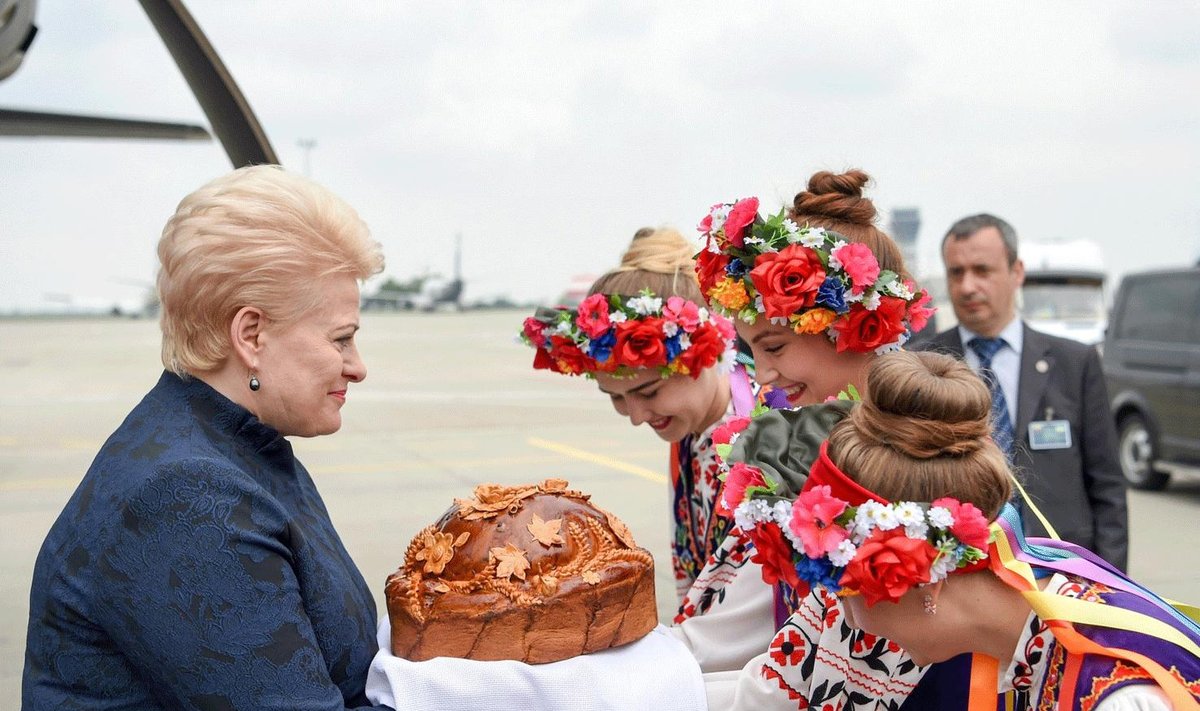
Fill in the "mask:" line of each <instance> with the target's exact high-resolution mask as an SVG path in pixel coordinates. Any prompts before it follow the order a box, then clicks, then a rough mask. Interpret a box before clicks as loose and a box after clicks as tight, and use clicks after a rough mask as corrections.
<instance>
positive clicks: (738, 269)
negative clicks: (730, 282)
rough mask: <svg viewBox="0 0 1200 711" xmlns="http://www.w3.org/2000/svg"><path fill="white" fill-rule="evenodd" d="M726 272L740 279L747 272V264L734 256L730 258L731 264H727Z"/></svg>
mask: <svg viewBox="0 0 1200 711" xmlns="http://www.w3.org/2000/svg"><path fill="white" fill-rule="evenodd" d="M725 273H726V274H728V275H729V276H731V277H733V278H734V279H739V278H741V277H742V275H744V274H745V273H746V264H745V263H744V262H743V261H742V260H740V259H738V258H737V257H734V258H733V259H730V260H729V264H726V265H725Z"/></svg>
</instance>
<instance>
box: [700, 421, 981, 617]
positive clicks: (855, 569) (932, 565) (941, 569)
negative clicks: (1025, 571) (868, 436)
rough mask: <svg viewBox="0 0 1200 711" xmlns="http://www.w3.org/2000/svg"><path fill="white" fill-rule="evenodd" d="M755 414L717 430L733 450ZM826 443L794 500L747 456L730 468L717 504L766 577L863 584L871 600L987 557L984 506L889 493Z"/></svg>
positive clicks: (807, 585) (801, 584) (853, 588)
mask: <svg viewBox="0 0 1200 711" xmlns="http://www.w3.org/2000/svg"><path fill="white" fill-rule="evenodd" d="M748 424H749V418H742V421H730V422H729V423H727V424H726V426H724V427H723V428H719V429H718V430H717V431H716V432H715V433H714V437H713V441H714V442H717V443H718V444H717V452H718V454H721V455H722V456H728V454H729V451H730V443H731V441H732V440H733V439H735V438H736V437H737V436H738V432H739V431H740V430H741V429H744V428H745V427H746V426H747V425H748ZM828 446H829V443H828V442H824V443H822V444H821V449H820V453H819V455H818V456H817V459H816V460H815V461H814V462H813V465H812V467H811V468H810V470H809V475H808V479H807V481H806V482H805V483H804V486H803V487H802V488H801V490H800V495H799V496H798V497H796V499H795V500H794V501H789V500H787V499H786V498H783V497H781V496H779V495H777V493H776V492H777V484H776V483H775V482H773V481H771V480H770V479H769V478H768V477H766V476H764V473H763V470H762V469H760V468H758V467H755V466H752V465H748V464H745V463H742V462H737V463H735V464H733V466H732V467H728V469H727V472H726V473H725V486H724V488H723V490H722V493H721V503H720V505H719V511H720V512H721V513H723V514H724V515H727V516H728V515H730V513H731V512H732V515H733V519H734V521H735V522H736V523H737V525H738V527H739V528H741V529H742V531H744V532H745V533H746V534H747V535H748V536H749V537H750V539H751V540H752V541H753V542H754V546H755V555H754V561H755V562H757V563H761V564H762V568H763V578H764V579H765V580H766V581H767V582H768V583H770V584H775V583H776V582H779V581H783V582H786V583H788V584H789V585H791V586H792V587H793V588H794V589H796V590H797V591H799V592H801V593H802V594H807V593H808V591H809V590H810V589H811V587H812V586H814V585H817V586H821V587H824V588H826V589H828V590H829V591H831V592H834V593H841V594H847V593H851V594H853V593H861V594H862V595H863V596H864V597H865V598H866V600H867V604H868V605H874V604H875V603H877V602H879V601H880V600H888V601H891V602H896V601H897V600H899V599H900V597H901V596H902V595H904V593H906V592H908V590H909V589H911V588H913V587H915V586H917V585H922V584H926V583H936V582H938V581H940V580H945V578H946V576H948V575H949V574H951V573H955V572H968V571H971V570H977V569H979V568H981V567H983V566H984V565H986V558H987V555H988V554H987V548H988V544H989V542H990V538H991V532H990V529H989V524H988V520H987V518H986V517H985V516H984V515H983V513H982V512H981V511H980V510H979V509H978V508H976V507H975V506H974V504H970V503H967V502H961V501H958V500H957V499H953V498H949V497H946V498H941V499H937V500H936V501H933V502H932V503H928V504H926V503H918V502H913V501H903V502H895V503H893V502H889V501H885V500H884V499H882V498H880V497H879V496H877V495H875V494H874V493H872V492H871V491H869V490H867V489H865V488H863V487H862V486H861V485H859V484H858V483H857V482H855V481H854V480H853V479H851V478H850V477H848V476H846V474H845V473H843V472H842V471H841V470H840V469H838V468H837V465H835V464H834V463H833V462H832V461H831V460H830V459H829V455H828V453H827V451H826V450H827V449H828Z"/></svg>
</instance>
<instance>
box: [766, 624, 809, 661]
mask: <svg viewBox="0 0 1200 711" xmlns="http://www.w3.org/2000/svg"><path fill="white" fill-rule="evenodd" d="M807 647H808V640H806V639H804V637H802V636H800V635H799V634H798V633H797V632H796V630H791V629H785V630H782V631H781V632H779V633H778V634H776V635H775V639H773V640H771V659H772V660H774V662H775V663H776V664H778V665H779V666H783V667H786V666H793V667H794V666H796V665H798V664H799V663H800V662H802V661H803V660H804V651H805V649H806V648H807Z"/></svg>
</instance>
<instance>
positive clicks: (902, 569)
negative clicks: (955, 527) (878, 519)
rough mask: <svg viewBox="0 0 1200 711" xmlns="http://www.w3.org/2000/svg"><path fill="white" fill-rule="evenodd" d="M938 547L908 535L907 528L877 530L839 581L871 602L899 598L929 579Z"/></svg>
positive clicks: (891, 600) (861, 547)
mask: <svg viewBox="0 0 1200 711" xmlns="http://www.w3.org/2000/svg"><path fill="white" fill-rule="evenodd" d="M936 557H937V550H936V549H935V548H934V547H933V546H931V545H929V541H926V540H925V539H924V538H909V537H908V535H907V534H905V532H904V528H902V527H901V528H893V529H892V530H890V531H881V530H878V529H877V530H876V531H875V532H874V533H872V534H871V537H870V538H868V539H867V540H866V541H864V542H863V544H862V545H861V546H859V547H858V553H857V554H856V555H855V556H854V560H852V561H850V564H849V565H847V566H846V570H845V572H844V573H842V579H841V580H840V581H838V584H839V585H841V586H842V587H843V588H847V589H850V590H857V591H859V592H860V593H862V594H863V596H864V597H865V598H866V599H867V604H868V605H874V604H875V603H877V602H879V601H880V600H888V601H890V602H896V601H897V600H899V599H900V597H901V596H902V595H904V593H906V592H908V591H909V590H910V589H911V588H913V587H914V586H916V585H918V584H920V583H927V582H929V569H930V567H931V566H932V565H933V559H934V558H936Z"/></svg>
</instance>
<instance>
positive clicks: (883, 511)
mask: <svg viewBox="0 0 1200 711" xmlns="http://www.w3.org/2000/svg"><path fill="white" fill-rule="evenodd" d="M871 519H872V520H873V521H874V522H875V527H876V528H878V529H879V530H881V531H890V530H892V529H893V528H897V527H898V526H899V525H900V520H899V519H898V518H896V511H895V510H894V509H892V507H891V506H880V507H879V508H878V509H875V511H873V512H872V513H871Z"/></svg>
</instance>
